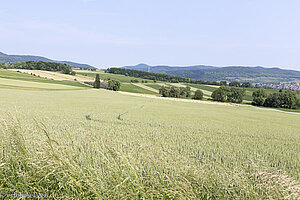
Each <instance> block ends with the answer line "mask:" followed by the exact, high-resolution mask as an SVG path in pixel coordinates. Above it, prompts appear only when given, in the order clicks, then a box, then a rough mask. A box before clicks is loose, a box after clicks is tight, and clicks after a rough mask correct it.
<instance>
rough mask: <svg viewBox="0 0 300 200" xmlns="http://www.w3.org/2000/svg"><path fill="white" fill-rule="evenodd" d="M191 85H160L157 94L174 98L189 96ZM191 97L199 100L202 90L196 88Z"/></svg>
mask: <svg viewBox="0 0 300 200" xmlns="http://www.w3.org/2000/svg"><path fill="white" fill-rule="evenodd" d="M191 93H192V92H191V87H190V86H188V85H187V86H186V87H175V86H162V87H161V88H160V89H159V94H161V95H162V96H163V97H174V98H188V97H191ZM192 98H193V99H197V100H201V99H202V98H203V92H202V91H201V90H197V91H196V92H195V94H194V96H193V97H192Z"/></svg>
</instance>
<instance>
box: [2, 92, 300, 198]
mask: <svg viewBox="0 0 300 200" xmlns="http://www.w3.org/2000/svg"><path fill="white" fill-rule="evenodd" d="M0 112H1V114H0V135H1V136H0V138H1V140H0V142H1V145H0V146H1V149H0V158H1V162H0V192H2V193H5V194H11V193H22V194H32V193H39V194H53V193H54V194H55V198H56V199H299V198H300V189H299V188H300V184H299V180H300V153H299V152H300V151H299V150H300V142H299V140H300V123H299V122H300V115H294V114H289V113H279V112H275V111H272V110H270V111H265V110H258V109H253V108H252V107H242V106H223V105H210V104H193V103H187V102H176V101H165V100H161V99H150V98H143V97H135V96H129V95H124V94H119V93H115V92H111V91H106V90H96V89H87V90H63V91H25V90H15V89H1V88H0Z"/></svg>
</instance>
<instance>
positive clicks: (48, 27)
mask: <svg viewBox="0 0 300 200" xmlns="http://www.w3.org/2000/svg"><path fill="white" fill-rule="evenodd" d="M0 18H1V20H0V45H1V46H0V51H2V52H4V53H8V54H32V55H41V56H45V57H49V58H52V59H58V60H71V61H77V62H81V63H88V64H91V65H94V66H97V67H109V66H122V65H133V64H138V63H147V64H151V65H158V64H166V65H196V64H205V65H216V66H227V65H242V66H257V65H260V66H268V67H282V68H289V69H298V70H300V0H285V1H283V0H26V1H25V0H0Z"/></svg>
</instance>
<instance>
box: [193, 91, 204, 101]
mask: <svg viewBox="0 0 300 200" xmlns="http://www.w3.org/2000/svg"><path fill="white" fill-rule="evenodd" d="M193 99H196V100H202V99H203V92H202V91H201V90H197V91H196V92H195V94H194V96H193Z"/></svg>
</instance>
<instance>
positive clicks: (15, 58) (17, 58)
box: [0, 52, 95, 69]
mask: <svg viewBox="0 0 300 200" xmlns="http://www.w3.org/2000/svg"><path fill="white" fill-rule="evenodd" d="M27 61H44V62H57V63H65V64H68V65H71V66H72V67H83V68H93V69H94V68H95V67H93V66H91V65H87V64H80V63H75V62H70V61H57V60H51V59H49V58H45V57H41V56H31V55H7V54H4V53H2V52H0V64H3V63H17V62H27Z"/></svg>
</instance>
